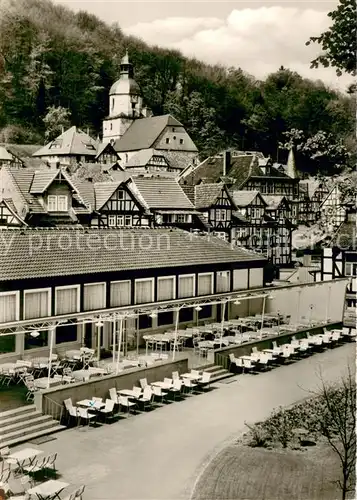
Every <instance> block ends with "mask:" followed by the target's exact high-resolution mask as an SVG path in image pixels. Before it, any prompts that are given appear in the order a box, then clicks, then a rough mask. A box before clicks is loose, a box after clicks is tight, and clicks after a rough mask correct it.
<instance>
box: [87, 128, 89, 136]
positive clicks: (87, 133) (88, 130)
mask: <svg viewBox="0 0 357 500" xmlns="http://www.w3.org/2000/svg"><path fill="white" fill-rule="evenodd" d="M87 135H89V127H87Z"/></svg>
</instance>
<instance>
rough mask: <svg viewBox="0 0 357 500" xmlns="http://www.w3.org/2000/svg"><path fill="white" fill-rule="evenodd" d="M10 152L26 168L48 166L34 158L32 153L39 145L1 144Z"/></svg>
mask: <svg viewBox="0 0 357 500" xmlns="http://www.w3.org/2000/svg"><path fill="white" fill-rule="evenodd" d="M1 146H2V147H4V148H5V149H6V150H7V151H8V152H9V153H10V154H12V155H14V156H15V157H16V158H18V159H20V160H21V161H22V163H23V165H24V167H28V168H37V169H42V168H45V169H46V168H48V167H47V165H46V164H45V163H44V162H43V161H42V160H41V159H40V158H34V157H33V156H32V155H33V153H35V152H36V151H38V149H39V148H41V146H38V145H36V144H35V145H33V144H5V143H2V144H1Z"/></svg>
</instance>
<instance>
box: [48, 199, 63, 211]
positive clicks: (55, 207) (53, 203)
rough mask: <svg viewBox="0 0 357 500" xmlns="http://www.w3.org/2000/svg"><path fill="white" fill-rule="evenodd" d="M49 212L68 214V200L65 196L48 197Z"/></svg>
mask: <svg viewBox="0 0 357 500" xmlns="http://www.w3.org/2000/svg"><path fill="white" fill-rule="evenodd" d="M47 210H48V211H49V212H67V211H68V198H67V196H64V195H59V196H55V195H49V196H48V197H47Z"/></svg>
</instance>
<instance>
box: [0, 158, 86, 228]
mask: <svg viewBox="0 0 357 500" xmlns="http://www.w3.org/2000/svg"><path fill="white" fill-rule="evenodd" d="M0 185H1V186H2V193H1V199H3V200H4V199H11V200H12V203H13V206H14V207H15V209H16V213H17V214H18V215H19V216H20V217H21V219H22V220H24V221H25V222H26V223H27V224H28V225H30V226H58V225H67V224H79V223H81V224H87V223H88V220H89V215H90V207H88V206H87V205H86V204H85V202H84V201H83V199H82V198H81V196H80V194H79V192H78V190H77V188H76V187H75V185H74V183H73V181H72V180H71V178H70V176H69V175H68V174H67V173H66V172H64V171H62V170H61V169H47V170H32V169H29V168H24V169H19V170H17V169H11V168H9V167H3V168H2V169H1V170H0Z"/></svg>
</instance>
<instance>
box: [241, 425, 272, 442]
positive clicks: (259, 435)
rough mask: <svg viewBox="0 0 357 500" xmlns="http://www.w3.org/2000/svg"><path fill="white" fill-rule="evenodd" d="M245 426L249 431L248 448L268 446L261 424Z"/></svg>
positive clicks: (266, 435)
mask: <svg viewBox="0 0 357 500" xmlns="http://www.w3.org/2000/svg"><path fill="white" fill-rule="evenodd" d="M245 425H246V426H247V427H248V429H249V437H250V441H249V443H248V446H251V447H252V448H266V446H267V445H268V444H269V436H268V434H267V432H266V430H265V429H264V427H263V424H261V423H259V424H254V425H249V424H247V423H246V424H245Z"/></svg>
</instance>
